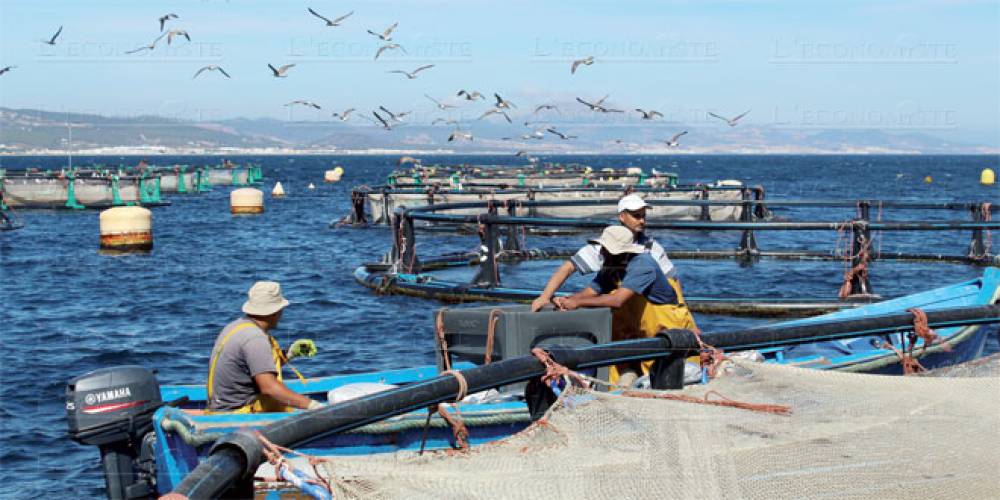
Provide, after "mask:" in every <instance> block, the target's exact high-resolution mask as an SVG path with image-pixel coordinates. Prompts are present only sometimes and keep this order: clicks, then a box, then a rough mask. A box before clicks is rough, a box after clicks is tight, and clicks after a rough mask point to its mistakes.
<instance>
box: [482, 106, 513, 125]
mask: <svg viewBox="0 0 1000 500" xmlns="http://www.w3.org/2000/svg"><path fill="white" fill-rule="evenodd" d="M493 114H499V115H503V117H504V118H506V119H507V123H513V122H512V121H510V115H508V114H507V113H506V112H505V111H504V110H502V109H500V107H499V106H498V107H495V108H490V109H488V110H486V112H485V113H483V114H482V115H481V116H480V117H479V119H480V120H482V119H483V118H486V117H487V116H490V115H493Z"/></svg>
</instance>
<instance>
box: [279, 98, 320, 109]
mask: <svg viewBox="0 0 1000 500" xmlns="http://www.w3.org/2000/svg"><path fill="white" fill-rule="evenodd" d="M296 104H299V105H302V106H309V107H310V108H315V109H323V107H322V106H320V105H319V104H316V103H314V102H312V101H303V100H302V99H296V100H294V101H292V102H289V103H285V106H294V105H296Z"/></svg>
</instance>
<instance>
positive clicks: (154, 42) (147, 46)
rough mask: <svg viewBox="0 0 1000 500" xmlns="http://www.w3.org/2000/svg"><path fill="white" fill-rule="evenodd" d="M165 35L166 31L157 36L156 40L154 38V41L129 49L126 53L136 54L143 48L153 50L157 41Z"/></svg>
mask: <svg viewBox="0 0 1000 500" xmlns="http://www.w3.org/2000/svg"><path fill="white" fill-rule="evenodd" d="M164 36H166V33H162V34H160V36H158V37H156V39H155V40H153V41H152V42H149V45H143V46H142V47H139V48H136V49H132V50H129V51H127V52H125V53H126V54H135V53H136V52H141V51H143V50H153V49H155V48H156V42H159V41H160V39H162V38H163V37H164Z"/></svg>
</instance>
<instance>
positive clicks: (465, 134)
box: [448, 129, 472, 142]
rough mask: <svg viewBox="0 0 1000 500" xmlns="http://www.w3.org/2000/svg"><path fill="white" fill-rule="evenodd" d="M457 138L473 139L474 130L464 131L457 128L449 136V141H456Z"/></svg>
mask: <svg viewBox="0 0 1000 500" xmlns="http://www.w3.org/2000/svg"><path fill="white" fill-rule="evenodd" d="M455 139H465V140H467V141H471V140H472V132H463V131H461V130H458V129H455V131H453V132H452V133H451V135H449V136H448V142H451V141H454V140H455Z"/></svg>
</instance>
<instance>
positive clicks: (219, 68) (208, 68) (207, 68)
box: [191, 64, 232, 80]
mask: <svg viewBox="0 0 1000 500" xmlns="http://www.w3.org/2000/svg"><path fill="white" fill-rule="evenodd" d="M204 71H218V72H219V73H222V74H223V75H226V78H232V77H231V76H229V73H226V70H224V69H222V66H216V65H214V64H209V65H208V66H203V67H202V68H201V69H199V70H198V71H197V72H195V74H194V76H192V77H191V79H192V80H193V79H195V78H198V75H200V74H201V73H202V72H204Z"/></svg>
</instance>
